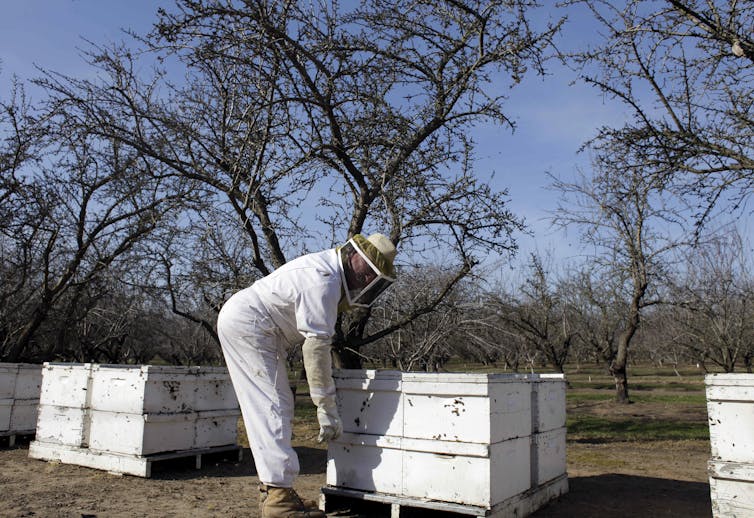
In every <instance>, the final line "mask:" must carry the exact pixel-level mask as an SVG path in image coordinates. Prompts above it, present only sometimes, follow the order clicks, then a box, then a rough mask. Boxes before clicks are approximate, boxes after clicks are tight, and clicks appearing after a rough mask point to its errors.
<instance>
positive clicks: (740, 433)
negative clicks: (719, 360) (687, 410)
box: [704, 374, 754, 518]
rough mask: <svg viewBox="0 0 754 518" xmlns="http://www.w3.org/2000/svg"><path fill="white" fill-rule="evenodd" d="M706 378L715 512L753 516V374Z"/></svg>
mask: <svg viewBox="0 0 754 518" xmlns="http://www.w3.org/2000/svg"><path fill="white" fill-rule="evenodd" d="M704 381H705V384H706V386H707V414H708V417H709V430H710V447H711V452H712V458H711V460H710V462H709V477H710V478H709V480H710V496H711V498H712V514H713V516H714V517H715V518H727V517H737V516H742V517H743V516H754V374H708V375H707V376H705V378H704Z"/></svg>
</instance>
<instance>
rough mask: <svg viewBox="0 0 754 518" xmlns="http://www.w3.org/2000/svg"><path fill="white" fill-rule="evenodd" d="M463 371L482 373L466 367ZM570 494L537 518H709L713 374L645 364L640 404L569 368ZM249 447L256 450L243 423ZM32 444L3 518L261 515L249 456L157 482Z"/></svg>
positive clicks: (636, 390)
mask: <svg viewBox="0 0 754 518" xmlns="http://www.w3.org/2000/svg"><path fill="white" fill-rule="evenodd" d="M449 370H453V371H480V370H481V369H478V368H473V367H472V368H469V367H466V366H463V365H454V366H451V367H450V368H449ZM567 372H568V374H567V377H568V380H569V382H570V384H571V387H570V388H569V389H568V392H567V396H566V397H567V420H568V423H567V425H568V436H567V437H568V443H567V456H568V475H569V484H570V492H569V493H568V494H567V495H565V496H564V497H562V498H561V499H560V500H558V501H556V502H554V503H552V504H550V505H549V506H547V507H546V508H544V509H542V510H540V511H539V512H537V513H536V514H534V515H533V516H534V517H535V518H544V517H547V518H566V517H567V518H597V517H599V518H603V517H605V516H609V517H611V518H615V517H636V516H639V517H642V518H644V517H646V518H654V517H664V516H667V517H677V516H682V517H684V518H692V517H710V516H711V509H710V497H709V486H708V480H707V473H706V463H707V459H708V458H709V438H708V429H707V414H706V404H705V394H704V381H703V375H702V373H700V372H697V371H696V370H692V369H689V370H685V371H681V375H682V376H681V377H678V376H676V375H675V373H674V372H673V371H672V369H667V370H656V369H651V368H635V369H632V370H631V372H630V377H629V390H630V395H631V399H632V400H633V401H635V403H633V404H630V405H616V404H615V403H613V402H612V399H613V387H612V380H611V379H610V378H609V377H608V376H606V375H604V373H603V372H602V371H600V370H599V369H583V368H582V369H581V370H580V371H578V372H576V371H575V370H574V369H567ZM239 429H240V431H241V442H242V444H243V445H244V446H247V443H246V439H245V434H244V433H243V425H239ZM317 431H318V427H317V423H316V414H315V410H314V407H313V405H312V404H311V402H310V401H309V398H308V395H307V394H306V388H305V386H303V385H302V386H301V387H300V388H299V390H298V397H297V401H296V414H295V418H294V446H295V447H296V449H297V452H298V454H299V458H300V462H301V475H300V476H299V478H298V479H297V482H296V485H297V488H298V489H299V492H300V493H301V494H302V496H304V497H305V498H316V496H317V495H318V493H319V488H320V487H321V486H323V485H324V484H325V469H326V451H325V449H324V447H323V446H322V445H320V444H318V443H317V442H316V435H317ZM27 455H28V443H24V442H23V441H21V442H20V444H19V445H18V446H16V447H14V448H7V441H6V442H0V488H1V489H0V516H10V517H17V516H43V517H71V516H76V517H77V516H94V517H108V518H109V517H133V516H146V517H181V518H182V517H187V516H188V517H202V518H204V517H215V516H216V517H254V516H257V506H256V496H257V495H256V484H257V483H258V478H257V476H256V472H255V471H254V466H253V463H252V462H251V461H250V458H251V455H250V453H249V451H248V450H245V452H244V460H243V461H242V462H240V463H237V462H233V461H230V462H228V461H218V462H209V461H207V462H205V465H204V467H203V468H202V469H201V470H199V471H197V470H194V469H193V467H192V466H193V460H191V461H189V462H186V463H171V464H165V465H164V466H160V465H159V464H158V465H155V467H154V469H153V477H152V478H151V479H141V478H138V477H129V476H115V475H111V474H108V473H105V472H102V471H98V470H92V469H87V468H82V467H79V466H71V465H65V464H55V463H46V462H42V461H36V460H30V459H28V456H27Z"/></svg>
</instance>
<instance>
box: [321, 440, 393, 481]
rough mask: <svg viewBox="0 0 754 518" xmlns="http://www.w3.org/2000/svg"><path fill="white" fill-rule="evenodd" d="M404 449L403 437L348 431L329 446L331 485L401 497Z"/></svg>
mask: <svg viewBox="0 0 754 518" xmlns="http://www.w3.org/2000/svg"><path fill="white" fill-rule="evenodd" d="M401 448H402V438H401V437H396V436H393V435H366V434H351V433H347V432H346V433H344V434H343V435H341V436H340V437H339V438H338V439H337V441H331V442H330V444H329V446H328V450H327V451H328V459H327V484H328V485H330V486H337V487H345V488H351V489H359V490H362V491H369V492H373V491H377V492H380V493H387V494H391V495H400V494H401V493H402V492H403V461H404V456H403V450H402V449H401Z"/></svg>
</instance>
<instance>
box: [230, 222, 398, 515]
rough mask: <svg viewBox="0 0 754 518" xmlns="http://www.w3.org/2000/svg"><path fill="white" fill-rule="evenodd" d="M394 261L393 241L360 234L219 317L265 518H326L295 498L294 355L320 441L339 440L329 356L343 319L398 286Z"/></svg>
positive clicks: (281, 272)
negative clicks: (289, 363) (300, 362)
mask: <svg viewBox="0 0 754 518" xmlns="http://www.w3.org/2000/svg"><path fill="white" fill-rule="evenodd" d="M395 254H396V250H395V246H394V245H393V243H392V242H391V241H390V239H389V238H388V237H386V236H384V235H382V234H373V235H371V236H369V237H368V238H365V237H363V236H362V235H360V234H357V235H355V236H353V238H351V239H349V240H348V242H347V243H346V244H345V245H343V246H340V247H337V248H333V249H329V250H325V251H323V252H318V253H312V254H307V255H304V256H302V257H299V258H297V259H294V260H292V261H290V262H288V263H286V264H285V265H283V266H281V267H280V268H278V269H277V270H275V271H274V272H273V273H271V274H270V275H268V276H266V277H264V278H262V279H260V280H258V281H256V282H255V283H254V284H253V285H252V286H250V287H248V288H246V289H244V290H241V291H239V292H238V293H236V294H235V295H233V296H232V297H231V298H230V299H229V300H228V301H227V302H226V303H225V305H224V306H223V308H222V309H221V310H220V314H219V316H218V318H217V334H218V336H219V338H220V344H221V345H222V350H223V355H224V356H225V361H226V364H227V366H228V371H229V373H230V378H231V380H232V382H233V387H234V389H235V391H236V395H237V397H238V402H239V404H240V407H241V413H242V415H243V420H244V424H245V425H246V433H247V435H248V438H249V445H250V446H251V452H252V455H253V456H254V463H255V465H256V469H257V474H258V475H259V480H260V486H259V488H260V502H259V506H260V515H261V516H262V517H263V518H271V517H282V516H285V517H288V518H295V517H315V516H316V517H320V516H324V513H322V512H321V511H319V510H317V509H316V508H315V507H313V506H309V505H306V504H304V503H303V502H302V501H301V499H300V498H299V497H298V495H297V494H296V492H295V491H294V489H293V480H294V478H295V477H296V475H297V474H298V471H299V463H298V457H297V456H296V452H295V451H294V450H293V448H292V447H291V431H292V420H293V406H294V398H293V393H292V392H291V389H290V386H289V384H288V375H287V370H286V357H287V351H288V349H289V347H291V346H294V345H298V344H300V343H303V345H302V352H303V358H304V368H305V370H306V375H307V381H308V384H309V391H310V394H311V398H312V401H313V402H314V404H315V405H316V406H317V421H318V422H319V437H318V440H319V441H320V442H322V441H328V440H331V439H335V438H337V437H338V436H339V435H340V434H341V432H342V431H343V425H342V423H341V420H340V416H339V415H338V409H337V406H336V403H335V383H334V382H333V379H332V361H331V356H330V348H331V345H332V337H333V335H334V334H335V322H336V319H337V316H338V311H343V310H348V309H350V308H355V307H368V306H370V305H371V304H372V303H373V302H374V301H375V299H376V298H377V296H378V295H379V294H380V293H382V292H383V291H384V290H385V289H386V288H387V287H388V286H390V285H391V284H392V283H393V281H394V280H395V270H394V268H393V260H394V258H395Z"/></svg>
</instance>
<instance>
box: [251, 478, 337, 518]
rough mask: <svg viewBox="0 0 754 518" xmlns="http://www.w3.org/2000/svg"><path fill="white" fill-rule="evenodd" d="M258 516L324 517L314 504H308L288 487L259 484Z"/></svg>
mask: <svg viewBox="0 0 754 518" xmlns="http://www.w3.org/2000/svg"><path fill="white" fill-rule="evenodd" d="M259 516H261V517H262V518H325V516H326V515H325V513H323V512H322V511H320V510H319V509H317V507H316V506H309V505H307V504H306V503H304V501H303V500H301V497H299V496H298V494H297V493H296V491H294V490H293V488H290V487H274V486H266V485H264V484H259Z"/></svg>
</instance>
